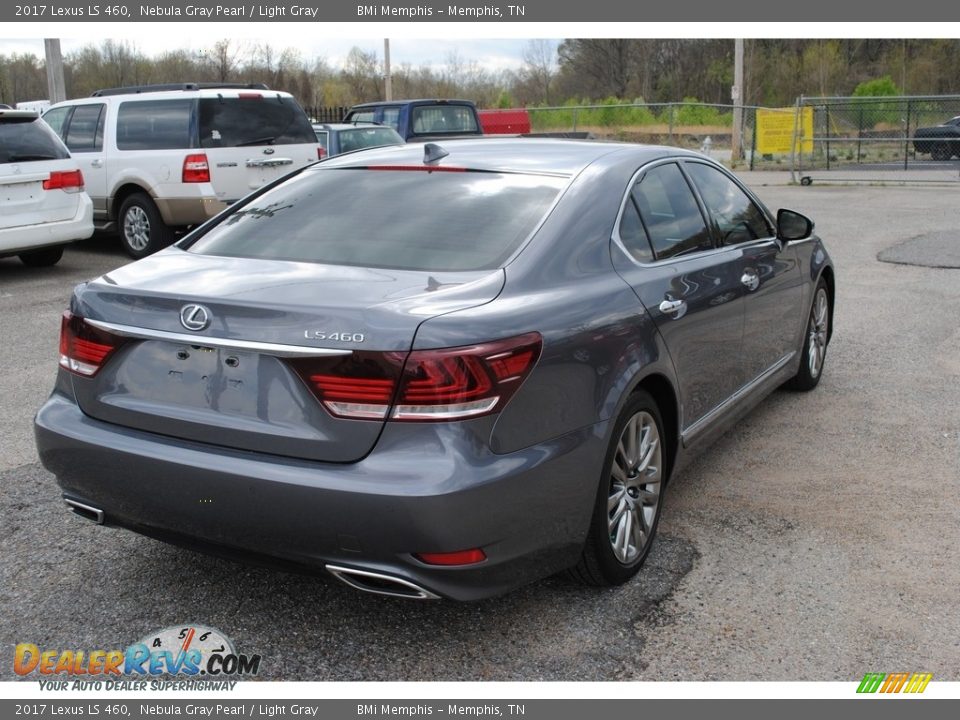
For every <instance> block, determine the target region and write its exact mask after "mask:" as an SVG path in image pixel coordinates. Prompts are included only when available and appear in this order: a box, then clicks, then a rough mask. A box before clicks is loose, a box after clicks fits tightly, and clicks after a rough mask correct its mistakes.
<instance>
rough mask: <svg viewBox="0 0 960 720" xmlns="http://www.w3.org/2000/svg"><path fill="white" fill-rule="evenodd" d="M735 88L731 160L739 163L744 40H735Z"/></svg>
mask: <svg viewBox="0 0 960 720" xmlns="http://www.w3.org/2000/svg"><path fill="white" fill-rule="evenodd" d="M733 54H734V57H733V87H732V88H730V99H731V100H733V138H732V141H731V143H730V159H731V160H732V161H733V162H735V163H736V162H739V161H740V158H742V157H743V146H742V142H741V137H740V134H741V131H742V130H743V38H737V39H736V40H734V53H733Z"/></svg>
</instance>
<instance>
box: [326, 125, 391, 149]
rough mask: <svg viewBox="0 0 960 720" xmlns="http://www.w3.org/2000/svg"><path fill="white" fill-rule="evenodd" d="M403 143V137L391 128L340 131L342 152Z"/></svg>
mask: <svg viewBox="0 0 960 720" xmlns="http://www.w3.org/2000/svg"><path fill="white" fill-rule="evenodd" d="M402 143H403V138H402V137H400V136H399V135H397V133H396V131H395V130H392V129H391V128H384V127H372V128H357V129H356V130H341V131H340V152H350V151H351V150H360V149H361V148H369V147H378V146H380V145H400V144H402Z"/></svg>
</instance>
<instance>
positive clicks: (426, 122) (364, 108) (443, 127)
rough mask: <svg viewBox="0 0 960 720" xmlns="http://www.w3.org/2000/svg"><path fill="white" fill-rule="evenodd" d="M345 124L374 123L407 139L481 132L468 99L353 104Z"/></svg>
mask: <svg viewBox="0 0 960 720" xmlns="http://www.w3.org/2000/svg"><path fill="white" fill-rule="evenodd" d="M343 121H344V122H345V123H351V124H355V123H376V124H378V125H386V126H388V127H392V128H393V129H394V130H396V131H397V132H398V133H399V134H400V136H401V137H402V138H403V139H404V140H406V141H407V142H417V141H420V140H438V139H442V138H453V137H475V136H477V135H483V129H482V127H481V125H480V116H479V114H478V113H477V106H476V105H474V104H473V103H472V102H470V101H469V100H393V101H381V102H370V103H363V104H361V105H354V106H353V107H352V108H350V109H349V110H348V111H347V114H346V116H345V117H344V118H343Z"/></svg>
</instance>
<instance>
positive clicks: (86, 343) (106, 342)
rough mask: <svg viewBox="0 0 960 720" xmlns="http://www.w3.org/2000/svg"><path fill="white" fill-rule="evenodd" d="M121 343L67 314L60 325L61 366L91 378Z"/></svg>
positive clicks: (119, 338)
mask: <svg viewBox="0 0 960 720" xmlns="http://www.w3.org/2000/svg"><path fill="white" fill-rule="evenodd" d="M123 343H124V339H123V338H121V337H117V336H116V335H113V334H111V333H108V332H105V331H103V330H100V329H98V328H95V327H93V326H92V325H90V324H89V323H88V322H87V321H86V320H84V319H83V318H82V317H80V316H78V315H74V314H73V313H71V312H70V311H69V310H68V311H66V312H65V313H63V318H62V319H61V321H60V366H61V367H64V368H66V369H67V370H69V371H70V372H72V373H76V374H77V375H83V376H85V377H93V376H94V375H96V374H97V371H98V370H100V368H101V367H103V365H104V363H106V362H107V359H108V358H109V357H110V355H112V354H113V352H114V351H115V350H117V349H118V348H119V347H120V346H121V345H123Z"/></svg>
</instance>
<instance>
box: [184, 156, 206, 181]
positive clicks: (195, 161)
mask: <svg viewBox="0 0 960 720" xmlns="http://www.w3.org/2000/svg"><path fill="white" fill-rule="evenodd" d="M181 179H182V181H183V182H185V183H200V182H210V163H209V162H208V161H207V154H206V153H196V154H194V155H187V156H186V157H185V158H184V159H183V175H182V178H181Z"/></svg>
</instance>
